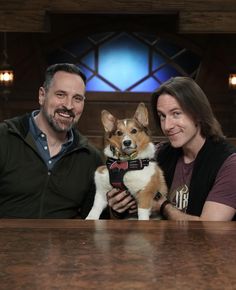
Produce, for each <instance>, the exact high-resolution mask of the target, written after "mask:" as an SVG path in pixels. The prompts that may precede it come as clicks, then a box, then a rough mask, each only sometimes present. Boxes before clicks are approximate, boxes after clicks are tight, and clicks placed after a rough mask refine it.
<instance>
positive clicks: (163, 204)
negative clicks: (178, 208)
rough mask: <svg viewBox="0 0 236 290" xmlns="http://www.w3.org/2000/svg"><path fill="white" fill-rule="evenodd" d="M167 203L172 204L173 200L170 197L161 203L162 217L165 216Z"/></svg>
mask: <svg viewBox="0 0 236 290" xmlns="http://www.w3.org/2000/svg"><path fill="white" fill-rule="evenodd" d="M167 204H171V202H170V201H169V200H168V199H166V200H165V201H164V202H163V203H162V204H161V207H160V215H161V216H162V217H165V215H164V210H165V208H166V206H167Z"/></svg>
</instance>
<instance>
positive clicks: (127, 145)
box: [123, 140, 131, 147]
mask: <svg viewBox="0 0 236 290" xmlns="http://www.w3.org/2000/svg"><path fill="white" fill-rule="evenodd" d="M123 144H124V146H126V147H129V146H130V145H131V140H125V141H124V142H123Z"/></svg>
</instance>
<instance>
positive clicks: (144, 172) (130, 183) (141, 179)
mask: <svg viewBox="0 0 236 290" xmlns="http://www.w3.org/2000/svg"><path fill="white" fill-rule="evenodd" d="M155 166H156V165H155V163H154V162H150V163H149V165H148V166H146V167H144V168H143V169H141V170H131V171H128V172H127V173H126V174H125V175H124V185H125V186H126V187H127V188H128V190H129V192H130V193H131V194H132V195H134V196H135V195H136V193H137V192H138V191H140V190H141V189H144V187H145V186H146V185H147V184H148V183H149V181H150V179H151V177H152V175H153V174H154V173H155Z"/></svg>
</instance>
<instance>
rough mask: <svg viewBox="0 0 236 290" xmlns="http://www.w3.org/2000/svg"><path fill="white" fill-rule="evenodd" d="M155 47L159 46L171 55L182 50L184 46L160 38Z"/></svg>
mask: <svg viewBox="0 0 236 290" xmlns="http://www.w3.org/2000/svg"><path fill="white" fill-rule="evenodd" d="M155 47H158V48H159V49H160V50H162V51H163V52H165V53H166V54H167V55H168V56H170V57H171V56H173V55H175V54H176V53H177V52H179V51H180V50H182V48H181V47H179V46H178V45H176V44H174V43H171V42H169V41H166V40H163V39H160V40H159V41H158V42H157V44H156V46H155Z"/></svg>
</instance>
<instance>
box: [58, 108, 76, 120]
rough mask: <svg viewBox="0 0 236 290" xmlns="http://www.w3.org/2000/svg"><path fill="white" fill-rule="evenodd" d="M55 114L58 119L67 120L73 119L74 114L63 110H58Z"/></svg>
mask: <svg viewBox="0 0 236 290" xmlns="http://www.w3.org/2000/svg"><path fill="white" fill-rule="evenodd" d="M55 114H58V115H59V116H60V117H62V118H65V119H69V118H74V117H75V114H74V113H73V112H72V111H68V110H64V109H58V110H56V111H55Z"/></svg>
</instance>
